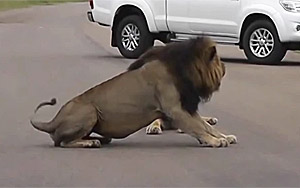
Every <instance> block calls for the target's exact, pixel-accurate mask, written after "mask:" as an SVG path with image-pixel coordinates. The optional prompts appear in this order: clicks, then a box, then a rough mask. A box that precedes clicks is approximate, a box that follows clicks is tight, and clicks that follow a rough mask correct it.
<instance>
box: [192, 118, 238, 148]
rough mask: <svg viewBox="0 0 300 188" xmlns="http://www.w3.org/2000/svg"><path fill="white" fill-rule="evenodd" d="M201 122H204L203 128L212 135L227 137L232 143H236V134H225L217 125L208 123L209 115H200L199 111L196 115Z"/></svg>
mask: <svg viewBox="0 0 300 188" xmlns="http://www.w3.org/2000/svg"><path fill="white" fill-rule="evenodd" d="M194 117H195V118H196V119H197V120H198V121H199V122H201V124H203V128H204V129H205V130H206V131H207V132H208V133H209V134H211V135H212V136H214V137H217V138H225V139H226V140H227V141H228V142H229V143H230V144H236V143H237V138H236V136H234V135H225V134H223V133H221V132H220V131H219V130H217V129H216V128H215V127H213V126H211V124H210V123H208V120H209V117H204V116H200V115H199V114H198V113H197V114H196V115H195V116H194Z"/></svg>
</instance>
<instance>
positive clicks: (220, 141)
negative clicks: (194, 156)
mask: <svg viewBox="0 0 300 188" xmlns="http://www.w3.org/2000/svg"><path fill="white" fill-rule="evenodd" d="M181 45H185V46H184V47H185V48H182V47H181ZM181 49H182V50H186V52H187V54H190V56H193V57H190V60H187V62H177V60H176V62H175V63H188V64H187V66H186V65H185V64H182V66H186V69H184V70H183V71H184V72H186V73H187V74H185V78H183V77H182V75H176V71H177V69H176V66H175V64H174V63H172V60H171V59H169V58H168V57H169V56H167V54H169V55H172V54H174V55H176V54H177V56H178V58H180V59H182V60H183V61H184V58H185V57H183V56H182V55H180V54H178V53H174V52H173V51H172V50H179V52H181ZM164 50H166V51H164ZM182 52H183V51H182ZM155 54H156V55H158V56H161V58H150V59H147V61H145V62H143V63H142V65H141V66H137V67H136V68H135V69H132V70H130V71H127V72H124V73H122V74H120V75H118V76H116V77H114V78H112V79H110V80H108V81H106V82H104V83H101V84H99V85H97V86H95V87H93V88H91V89H89V90H88V91H86V92H84V93H83V94H81V95H79V96H77V97H75V98H73V99H72V100H70V101H69V102H68V103H66V104H65V105H64V106H63V107H62V108H61V109H60V111H59V112H58V113H57V115H56V117H55V118H54V119H53V120H52V121H50V122H48V123H43V122H36V121H34V120H31V124H32V125H33V126H34V127H35V128H37V129H38V130H41V131H44V132H47V133H49V134H50V135H51V138H52V139H53V141H54V144H55V146H61V147H100V146H101V143H100V142H101V141H103V140H106V142H105V143H108V142H110V139H111V138H114V139H118V138H125V137H127V136H128V135H130V134H132V133H134V132H136V131H138V130H140V129H141V128H144V127H146V126H147V125H149V124H150V123H151V122H153V121H154V120H157V119H169V120H171V122H172V125H173V126H174V127H176V128H179V129H181V130H183V131H184V132H185V133H187V134H190V135H191V136H193V137H195V138H196V139H197V140H198V141H199V142H200V143H201V144H205V145H208V146H212V147H226V146H228V145H229V144H230V143H235V142H236V137H235V136H231V135H230V136H227V135H224V134H222V133H220V132H219V131H218V130H217V129H215V128H214V127H212V126H211V125H210V124H209V123H207V121H205V120H204V119H203V118H202V117H201V116H200V115H199V114H198V113H197V112H193V109H194V108H195V105H197V104H194V103H190V102H191V101H189V98H186V97H185V92H184V89H185V88H187V89H191V91H194V93H193V92H190V94H191V96H194V95H195V94H197V95H199V97H200V98H201V99H203V102H204V101H207V100H208V99H209V98H210V96H211V95H212V93H213V92H214V91H217V90H218V89H219V86H220V83H221V79H222V77H223V76H224V74H225V66H224V64H223V63H222V62H221V61H220V59H219V57H218V56H217V54H216V52H215V44H214V43H213V42H212V41H211V40H209V39H206V38H205V39H201V40H200V39H199V40H198V39H197V40H191V41H187V42H185V43H177V44H170V45H167V46H166V47H162V48H160V50H158V51H157V52H156V53H155ZM187 58H188V57H187ZM141 59H142V57H141ZM177 68H178V67H177ZM181 71H182V70H181ZM186 83H187V84H186ZM186 85H189V86H188V87H186ZM195 102H196V103H199V101H198V102H197V100H195ZM44 104H45V105H47V104H49V103H44ZM41 106H43V105H41ZM191 109H192V110H191ZM92 132H93V133H97V134H99V135H101V136H102V137H103V138H102V140H100V142H99V141H97V140H95V139H93V138H90V137H89V135H90V134H91V133H92ZM103 143H104V142H103ZM103 143H102V144H103Z"/></svg>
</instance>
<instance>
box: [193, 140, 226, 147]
mask: <svg viewBox="0 0 300 188" xmlns="http://www.w3.org/2000/svg"><path fill="white" fill-rule="evenodd" d="M199 142H200V144H202V145H203V146H208V147H213V148H220V147H228V146H229V142H228V141H227V139H225V138H213V139H210V140H207V141H202V140H201V141H200V140H199Z"/></svg>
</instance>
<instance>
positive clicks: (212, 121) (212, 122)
mask: <svg viewBox="0 0 300 188" xmlns="http://www.w3.org/2000/svg"><path fill="white" fill-rule="evenodd" d="M201 118H202V119H203V120H204V121H206V122H207V123H209V124H210V125H216V124H217V123H218V121H219V120H218V119H217V118H216V117H207V116H201ZM177 132H178V133H184V131H183V130H181V129H177Z"/></svg>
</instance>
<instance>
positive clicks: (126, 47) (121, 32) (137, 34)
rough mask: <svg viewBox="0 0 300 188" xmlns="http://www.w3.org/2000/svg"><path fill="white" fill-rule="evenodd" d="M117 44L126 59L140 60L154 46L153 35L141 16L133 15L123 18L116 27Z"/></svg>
mask: <svg viewBox="0 0 300 188" xmlns="http://www.w3.org/2000/svg"><path fill="white" fill-rule="evenodd" d="M115 37H116V44H117V47H118V49H119V51H120V53H121V54H122V55H123V56H124V57H126V58H130V59H131V58H138V57H139V56H140V55H142V54H143V53H144V52H145V51H147V50H148V49H149V48H151V47H152V46H153V44H154V39H153V36H152V34H151V33H150V32H149V30H148V26H147V24H146V22H145V20H144V18H142V17H141V16H138V15H131V16H127V17H125V18H123V19H122V20H121V21H120V22H119V23H118V25H117V27H116V32H115Z"/></svg>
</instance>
